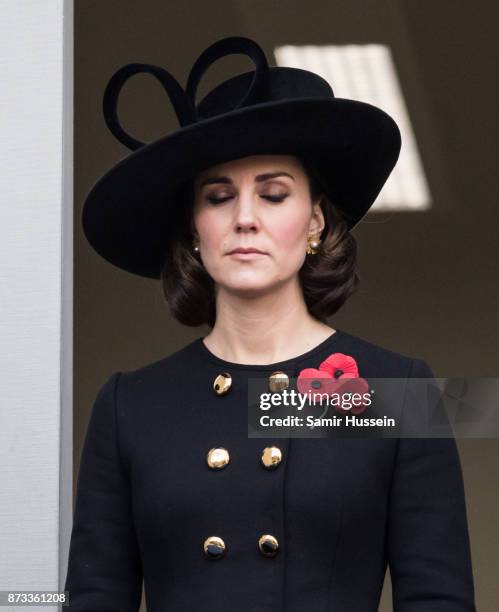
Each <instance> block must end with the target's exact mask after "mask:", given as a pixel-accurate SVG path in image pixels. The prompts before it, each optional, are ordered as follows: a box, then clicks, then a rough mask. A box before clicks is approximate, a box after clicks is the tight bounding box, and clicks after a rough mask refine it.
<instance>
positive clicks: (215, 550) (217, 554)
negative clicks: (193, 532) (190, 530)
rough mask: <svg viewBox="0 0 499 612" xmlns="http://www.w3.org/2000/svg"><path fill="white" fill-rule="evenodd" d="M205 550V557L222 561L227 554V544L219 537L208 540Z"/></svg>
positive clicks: (205, 542) (205, 543)
mask: <svg viewBox="0 0 499 612" xmlns="http://www.w3.org/2000/svg"><path fill="white" fill-rule="evenodd" d="M203 548H204V553H205V555H206V556H207V557H210V559H220V558H221V557H223V556H224V554H225V542H224V541H223V540H222V538H219V537H217V536H210V537H209V538H206V540H205V541H204V544H203Z"/></svg>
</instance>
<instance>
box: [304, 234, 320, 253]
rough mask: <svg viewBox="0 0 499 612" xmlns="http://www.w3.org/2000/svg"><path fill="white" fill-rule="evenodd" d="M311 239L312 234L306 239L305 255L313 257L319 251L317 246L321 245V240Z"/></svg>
mask: <svg viewBox="0 0 499 612" xmlns="http://www.w3.org/2000/svg"><path fill="white" fill-rule="evenodd" d="M313 238H314V236H313V234H311V235H310V236H309V237H308V243H307V255H315V254H316V253H317V252H318V250H319V245H320V244H321V240H316V239H313ZM311 239H312V240H311Z"/></svg>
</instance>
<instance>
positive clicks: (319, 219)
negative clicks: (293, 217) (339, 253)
mask: <svg viewBox="0 0 499 612" xmlns="http://www.w3.org/2000/svg"><path fill="white" fill-rule="evenodd" d="M325 225H326V221H325V219H324V213H323V212H322V208H321V198H319V199H318V200H316V201H315V202H313V204H312V217H311V218H310V225H309V233H310V234H313V235H314V236H317V238H318V237H319V236H320V235H321V232H322V230H323V229H324V227H325Z"/></svg>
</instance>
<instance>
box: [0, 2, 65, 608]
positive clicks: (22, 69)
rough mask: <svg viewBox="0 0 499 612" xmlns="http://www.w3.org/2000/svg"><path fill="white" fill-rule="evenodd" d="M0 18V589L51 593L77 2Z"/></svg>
mask: <svg viewBox="0 0 499 612" xmlns="http://www.w3.org/2000/svg"><path fill="white" fill-rule="evenodd" d="M0 15H1V18H0V134H1V140H0V143H1V146H0V466H1V469H0V590H10V589H17V590H57V589H59V588H62V586H63V582H62V581H63V578H64V576H63V574H64V571H65V567H64V566H65V559H64V558H63V557H64V556H65V548H66V547H67V539H68V535H69V528H70V522H71V472H72V450H71V449H72V441H71V438H72V434H71V430H72V284H73V279H72V267H73V244H72V233H73V229H72V227H73V219H72V209H73V204H72V191H73V178H72V159H73V154H72V150H73V143H72V123H73V120H72V97H73V91H72V72H73V67H72V64H73V61H72V59H73V57H72V56H73V51H72V47H73V23H72V22H73V6H72V2H69V1H67V2H66V1H64V0H43V1H40V0H30V1H29V0H10V1H9V0H0ZM61 456H62V457H63V458H64V461H62V463H61ZM10 609H11V607H7V608H2V610H10ZM14 609H15V610H19V609H20V608H19V607H16V608H14V607H12V610H14ZM30 609H31V608H30ZM44 609H45V610H56V609H57V607H55V606H54V607H52V606H51V607H49V608H47V607H44Z"/></svg>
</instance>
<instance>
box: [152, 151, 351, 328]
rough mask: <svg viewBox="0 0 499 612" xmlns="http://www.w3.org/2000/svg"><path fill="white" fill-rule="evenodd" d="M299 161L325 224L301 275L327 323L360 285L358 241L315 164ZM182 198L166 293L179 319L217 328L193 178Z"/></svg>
mask: <svg viewBox="0 0 499 612" xmlns="http://www.w3.org/2000/svg"><path fill="white" fill-rule="evenodd" d="M301 161H302V164H303V167H304V169H305V172H306V174H307V177H308V180H309V185H310V195H311V198H312V201H316V200H318V199H320V206H321V209H322V212H323V214H324V221H325V225H324V229H323V230H322V233H321V236H320V238H321V244H320V246H319V249H318V252H317V253H316V254H314V255H307V256H306V257H305V261H304V263H303V265H302V267H301V268H300V270H299V272H298V278H299V281H300V284H301V287H302V290H303V296H304V299H305V304H306V306H307V309H308V311H309V312H310V314H311V315H312V316H313V317H315V318H316V319H318V320H319V321H322V322H326V320H327V318H328V317H330V316H332V315H334V314H335V313H336V312H337V311H338V310H339V309H340V308H341V307H342V306H343V304H344V303H345V302H346V300H347V299H348V298H349V297H350V296H351V295H352V294H353V293H354V292H355V291H356V289H357V285H358V282H359V279H358V276H357V273H356V264H357V243H356V240H355V237H354V236H353V235H352V234H351V233H350V232H349V230H348V226H347V223H346V220H345V218H344V217H343V215H342V214H341V211H340V210H339V209H338V208H336V207H335V206H334V204H332V202H331V201H330V200H329V198H328V197H327V196H326V195H325V192H324V190H323V189H322V187H321V182H320V178H319V176H318V175H316V173H315V170H314V168H313V166H311V165H309V164H308V163H307V162H305V161H304V160H301ZM179 197H180V198H181V199H182V200H183V201H185V202H186V204H187V205H186V206H178V207H177V209H176V210H177V213H176V218H174V219H173V223H172V224H171V227H173V228H174V232H172V234H171V235H170V237H169V241H168V250H167V252H166V254H165V259H164V264H163V267H162V270H161V284H162V290H163V296H164V298H165V300H166V302H167V304H168V305H169V307H170V310H171V313H172V315H173V316H174V317H175V319H177V321H179V322H180V323H182V324H184V325H189V326H192V327H197V326H199V325H204V324H207V325H209V326H210V327H213V326H214V325H215V320H216V300H215V283H214V281H213V279H212V277H211V276H210V275H209V274H208V272H207V270H206V268H205V267H204V265H203V263H202V261H201V259H200V258H199V256H198V255H196V254H195V253H194V251H193V248H192V247H193V239H194V224H193V219H192V211H193V205H194V192H193V182H192V181H190V182H189V183H188V184H186V185H185V186H184V187H183V188H182V190H181V191H179Z"/></svg>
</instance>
